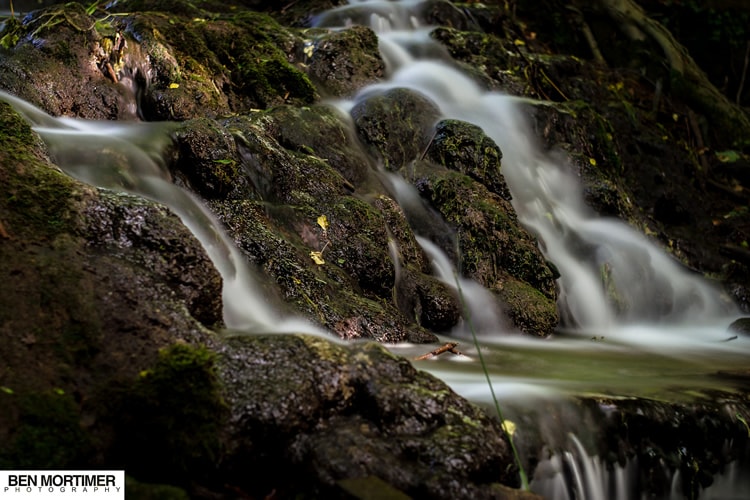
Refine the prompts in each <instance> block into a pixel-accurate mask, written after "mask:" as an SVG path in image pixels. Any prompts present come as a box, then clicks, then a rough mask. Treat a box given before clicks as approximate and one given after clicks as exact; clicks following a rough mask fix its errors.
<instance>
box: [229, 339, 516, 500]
mask: <svg viewBox="0 0 750 500" xmlns="http://www.w3.org/2000/svg"><path fill="white" fill-rule="evenodd" d="M222 358H223V361H222V362H221V366H222V368H221V370H222V372H223V373H224V374H225V380H226V381H227V393H226V400H227V403H228V404H229V406H230V408H232V417H231V422H232V436H233V440H232V441H231V442H232V445H231V448H230V450H229V452H230V455H231V454H232V453H233V452H236V453H238V454H237V455H235V456H237V457H242V459H243V460H242V462H230V463H229V464H227V465H228V467H230V468H231V469H233V470H235V471H236V474H237V476H236V479H237V480H242V481H243V483H242V486H243V487H245V488H247V489H248V490H249V491H254V492H256V493H257V494H263V493H265V492H268V491H271V490H272V489H276V490H277V494H278V493H283V494H285V495H286V494H289V493H292V492H294V491H306V492H308V494H311V493H314V494H315V495H316V496H320V495H322V496H326V495H327V494H330V492H331V491H332V490H333V489H335V488H336V487H337V484H338V482H339V481H341V480H343V479H347V478H355V477H363V476H368V475H372V476H376V477H379V478H381V479H383V480H384V481H385V482H386V483H388V484H390V485H391V486H392V487H394V488H396V489H397V490H400V491H402V492H404V493H406V494H408V495H410V496H412V497H429V498H489V497H490V496H491V494H490V493H489V492H490V491H491V488H492V486H491V483H493V482H495V481H497V480H498V470H499V468H500V467H501V464H502V463H503V460H504V459H503V457H504V456H506V455H507V454H508V453H509V447H508V445H507V442H506V441H505V439H504V436H503V434H502V431H501V430H500V429H499V426H497V424H496V423H493V422H492V421H491V420H489V419H488V417H487V416H486V415H485V414H484V413H483V412H482V411H481V410H479V409H477V408H476V407H473V406H471V405H466V404H465V403H463V402H462V400H461V399H457V398H456V396H455V395H454V394H453V393H452V391H450V390H447V389H446V388H445V386H444V385H443V384H442V383H441V382H439V381H438V380H436V379H434V378H433V377H431V376H429V375H426V374H424V373H420V372H417V371H416V370H414V368H413V367H412V366H411V364H409V363H408V362H407V361H405V360H403V359H399V358H396V357H394V356H393V355H391V354H389V353H388V352H387V351H385V350H384V349H383V348H382V347H380V346H378V345H376V344H362V345H358V346H353V347H352V348H350V349H345V348H342V347H340V346H334V345H332V344H329V343H328V342H325V341H322V340H320V339H315V338H311V337H292V336H287V337H281V338H278V337H277V338H275V339H264V338H257V337H244V338H233V339H229V340H228V342H227V345H226V347H225V348H224V349H223V355H222ZM281 372H284V373H285V376H284V377H283V378H278V377H277V375H276V374H278V373H281ZM487 425H489V427H487ZM480 429H483V430H480ZM489 429H492V430H489ZM271 443H272V446H268V445H271ZM240 450H242V453H241V454H239V452H240ZM255 450H264V452H263V454H261V453H258V452H255ZM247 467H252V468H253V470H258V471H263V474H257V475H253V477H252V478H249V477H248V476H247V475H246V474H245V473H244V471H246V470H247ZM290 471H295V473H294V474H290ZM243 478H244V479H243ZM428 478H429V480H428ZM462 478H465V479H462ZM468 478H471V479H468ZM499 479H500V481H502V482H508V483H510V484H512V483H513V482H514V481H515V479H516V477H515V471H513V470H507V471H505V472H503V473H500V477H499Z"/></svg>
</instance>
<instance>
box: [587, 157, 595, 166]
mask: <svg viewBox="0 0 750 500" xmlns="http://www.w3.org/2000/svg"><path fill="white" fill-rule="evenodd" d="M589 163H591V165H593V166H596V160H595V159H593V158H589Z"/></svg>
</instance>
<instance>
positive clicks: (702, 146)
mask: <svg viewBox="0 0 750 500" xmlns="http://www.w3.org/2000/svg"><path fill="white" fill-rule="evenodd" d="M687 115H688V122H689V123H690V128H691V129H692V131H693V135H694V136H695V143H696V145H697V146H698V151H697V153H698V160H699V161H700V163H701V166H702V167H703V171H704V172H705V173H706V175H708V173H709V172H708V171H709V170H710V168H711V166H710V165H709V164H708V160H707V159H706V154H705V153H706V143H705V142H703V134H701V128H700V125H698V117H696V116H695V113H694V112H693V110H692V109H688V113H687Z"/></svg>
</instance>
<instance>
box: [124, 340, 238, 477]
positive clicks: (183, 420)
mask: <svg viewBox="0 0 750 500" xmlns="http://www.w3.org/2000/svg"><path fill="white" fill-rule="evenodd" d="M214 362H215V354H214V353H212V352H211V351H209V350H208V349H206V348H205V347H193V346H189V345H185V344H176V345H173V346H171V347H169V348H165V349H163V350H161V351H160V352H159V359H158V361H157V362H156V364H155V365H154V367H153V368H151V369H149V370H145V371H142V372H141V373H140V374H139V376H138V379H137V380H136V381H135V384H134V385H133V386H132V388H131V389H130V390H129V392H128V393H127V394H125V395H124V396H123V397H122V399H121V404H120V405H119V411H118V413H119V416H118V419H119V424H118V426H119V427H121V428H120V429H118V433H117V435H118V436H120V438H121V442H120V443H118V449H119V451H120V453H121V456H120V457H119V458H120V459H122V460H123V461H124V462H125V464H126V467H127V468H128V470H129V471H130V472H131V473H132V474H133V475H134V476H135V477H137V478H138V479H142V480H145V481H150V480H159V481H164V480H167V481H170V482H172V481H176V482H178V483H183V482H185V481H187V480H188V479H189V476H190V475H191V474H200V473H201V472H208V471H210V470H211V469H212V468H213V467H214V466H215V465H216V463H217V462H218V460H219V457H220V455H221V452H222V441H221V435H220V433H221V429H222V426H223V425H224V421H225V419H226V415H227V409H226V405H225V403H224V400H223V398H222V395H221V387H220V384H219V378H218V375H217V373H216V368H215V365H214Z"/></svg>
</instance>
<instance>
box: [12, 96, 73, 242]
mask: <svg viewBox="0 0 750 500" xmlns="http://www.w3.org/2000/svg"><path fill="white" fill-rule="evenodd" d="M0 143H2V144H3V147H2V149H0V184H2V185H3V193H2V194H1V195H0V196H2V199H0V207H4V208H7V210H8V211H9V212H10V214H11V215H10V220H6V221H4V222H5V223H6V229H7V230H12V231H18V232H23V233H26V234H32V235H34V236H36V237H38V238H39V237H41V238H44V237H52V236H55V235H57V234H60V233H65V232H72V231H74V229H75V224H74V222H75V221H74V220H73V219H72V217H71V213H72V210H71V201H72V200H73V199H74V198H76V197H78V196H79V193H78V192H77V189H76V182H75V181H74V180H72V179H70V178H69V177H67V176H65V175H64V174H62V173H61V172H59V171H57V170H54V169H53V168H51V167H49V166H48V165H45V164H43V163H42V161H41V160H40V158H39V156H37V154H41V153H37V154H35V151H39V149H38V147H39V146H38V144H39V143H38V138H37V137H36V136H35V135H34V133H33V132H32V130H31V128H30V127H29V125H28V123H26V122H25V121H24V120H23V119H22V118H21V117H20V116H19V115H18V114H17V113H16V112H15V111H13V110H12V108H11V107H10V106H9V105H8V104H5V103H0ZM16 234H18V233H16Z"/></svg>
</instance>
